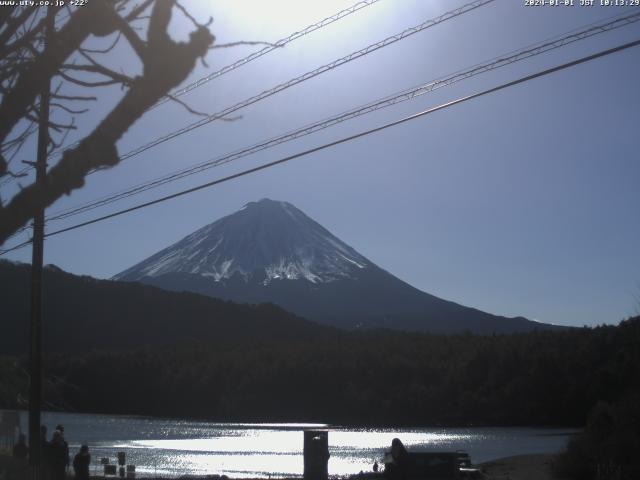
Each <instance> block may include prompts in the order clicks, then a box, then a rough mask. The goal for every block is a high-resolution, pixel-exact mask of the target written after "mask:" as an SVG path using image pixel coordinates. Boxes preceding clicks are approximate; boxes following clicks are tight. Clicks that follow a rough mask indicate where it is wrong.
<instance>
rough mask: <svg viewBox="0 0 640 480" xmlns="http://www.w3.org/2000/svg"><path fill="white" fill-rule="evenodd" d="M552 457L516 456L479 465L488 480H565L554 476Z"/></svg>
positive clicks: (549, 455) (548, 455)
mask: <svg viewBox="0 0 640 480" xmlns="http://www.w3.org/2000/svg"><path fill="white" fill-rule="evenodd" d="M553 458H554V455H551V454H547V455H517V456H514V457H506V458H500V459H498V460H493V461H490V462H485V463H483V464H482V465H481V467H482V471H483V472H484V473H485V474H486V478H487V479H488V480H565V479H563V478H560V477H557V476H554V475H553V473H552V471H551V462H552V460H553Z"/></svg>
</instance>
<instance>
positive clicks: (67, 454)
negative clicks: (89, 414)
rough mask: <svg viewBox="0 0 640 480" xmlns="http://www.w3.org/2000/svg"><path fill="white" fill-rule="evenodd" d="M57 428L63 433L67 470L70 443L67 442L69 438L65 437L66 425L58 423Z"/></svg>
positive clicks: (67, 466)
mask: <svg viewBox="0 0 640 480" xmlns="http://www.w3.org/2000/svg"><path fill="white" fill-rule="evenodd" d="M56 430H58V431H59V432H60V434H61V435H62V441H63V443H64V449H65V458H66V461H65V464H64V465H65V470H67V469H68V468H69V460H70V458H69V443H68V442H67V439H66V438H64V426H62V425H57V426H56Z"/></svg>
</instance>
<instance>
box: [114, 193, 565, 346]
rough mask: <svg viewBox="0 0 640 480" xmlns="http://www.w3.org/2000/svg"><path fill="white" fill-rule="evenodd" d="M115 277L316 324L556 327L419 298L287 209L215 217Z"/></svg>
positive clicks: (491, 329)
mask: <svg viewBox="0 0 640 480" xmlns="http://www.w3.org/2000/svg"><path fill="white" fill-rule="evenodd" d="M113 280H120V281H139V282H142V283H146V284H151V285H155V286H158V287H161V288H164V289H167V290H175V291H183V290H186V291H192V292H196V293H200V294H205V295H209V296H212V297H218V298H222V299H225V300H232V301H235V302H243V303H263V302H272V303H275V304H277V305H279V306H281V307H283V308H285V309H286V310H289V311H291V312H293V313H296V314H298V315H301V316H303V317H306V318H308V319H310V320H314V321H316V322H318V323H322V324H327V325H333V326H338V327H342V328H347V329H353V328H390V329H395V330H405V331H425V332H433V333H455V332H462V331H470V332H474V333H481V334H491V333H511V332H521V331H529V330H534V329H543V328H553V326H552V325H547V324H541V323H538V322H533V321H530V320H527V319H525V318H522V317H515V318H507V317H502V316H497V315H491V314H489V313H485V312H482V311H480V310H476V309H474V308H470V307H465V306H462V305H459V304H457V303H454V302H450V301H447V300H443V299H440V298H438V297H435V296H433V295H430V294H428V293H425V292H422V291H420V290H418V289H416V288H414V287H412V286H411V285H409V284H407V283H405V282H403V281H402V280H400V279H398V278H396V277H395V276H393V275H392V274H390V273H389V272H387V271H385V270H383V269H382V268H380V267H378V266H376V265H375V264H374V263H373V262H372V261H371V260H369V259H367V258H365V257H364V256H363V255H361V254H360V253H358V252H357V251H356V250H354V249H353V248H352V247H350V246H349V245H347V244H345V243H344V242H342V241H341V240H340V239H338V238H337V237H335V236H334V235H333V234H331V232H329V231H328V230H327V229H325V228H324V227H322V226H321V225H320V224H318V223H317V222H315V221H314V220H312V219H311V218H309V217H308V216H307V215H305V214H304V213H303V212H301V211H300V210H299V209H297V208H296V207H294V206H293V205H291V204H290V203H287V202H279V201H273V200H269V199H263V200H260V201H258V202H250V203H248V204H247V205H245V206H244V207H242V208H241V209H240V210H239V211H237V212H235V213H233V214H231V215H229V216H226V217H224V218H221V219H219V220H218V221H216V222H214V223H212V224H210V225H207V226H205V227H203V228H201V229H199V230H197V231H195V232H194V233H192V234H190V235H188V236H186V237H185V238H183V239H182V240H180V241H178V242H177V243H175V244H173V245H171V246H169V247H167V248H165V249H163V250H161V251H159V252H157V253H156V254H154V255H152V256H151V257H149V258H147V259H146V260H143V261H142V262H140V263H138V264H136V265H134V266H132V267H131V268H128V269H127V270H125V271H123V272H121V273H119V274H117V275H115V276H114V277H113Z"/></svg>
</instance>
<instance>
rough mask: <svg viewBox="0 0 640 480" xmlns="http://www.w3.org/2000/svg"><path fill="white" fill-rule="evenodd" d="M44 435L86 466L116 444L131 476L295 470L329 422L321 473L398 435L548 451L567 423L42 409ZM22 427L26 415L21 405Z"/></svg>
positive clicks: (429, 443) (482, 453) (484, 450)
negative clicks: (266, 418) (231, 420)
mask: <svg viewBox="0 0 640 480" xmlns="http://www.w3.org/2000/svg"><path fill="white" fill-rule="evenodd" d="M42 423H43V424H44V425H47V426H48V427H49V435H50V434H51V431H52V430H53V429H54V428H55V426H56V425H58V424H63V425H64V427H65V437H66V439H67V441H68V442H69V445H70V450H71V454H72V456H73V455H75V453H76V452H77V451H78V449H79V447H80V445H81V444H83V443H86V444H88V445H89V448H90V451H91V455H92V463H93V466H92V470H93V471H95V472H96V473H97V472H99V471H100V468H101V467H100V465H99V460H100V458H101V457H109V458H110V459H111V462H112V463H114V462H115V457H116V452H118V451H124V452H126V455H127V464H134V465H136V472H137V476H139V477H141V476H152V475H157V476H180V475H185V474H191V475H205V474H221V475H222V474H224V475H228V476H229V477H235V478H242V477H268V476H269V475H271V476H276V477H279V476H301V475H302V470H303V459H302V447H303V433H302V431H303V430H304V429H305V428H315V427H318V428H328V429H329V453H330V454H331V458H330V459H329V474H330V475H348V474H352V473H358V472H360V471H371V469H372V465H373V462H374V461H375V460H378V462H380V459H381V458H382V456H383V452H384V450H385V449H388V448H389V447H390V445H391V440H392V439H393V438H394V437H398V438H400V439H401V440H402V442H403V443H404V444H405V446H407V447H408V448H409V449H410V450H411V449H420V450H443V451H452V450H465V451H467V452H468V453H469V454H470V455H471V459H472V461H473V462H474V463H480V462H484V461H487V460H492V459H496V458H500V457H507V456H511V455H520V454H530V453H555V452H558V451H560V450H561V449H562V448H563V447H564V446H565V445H566V442H567V439H568V437H569V435H570V434H571V433H572V432H574V430H571V429H539V428H402V429H380V428H374V429H360V428H343V427H339V426H326V425H316V424H241V423H238V424H228V423H212V422H200V421H189V420H166V419H157V418H145V417H131V416H121V415H91V414H71V413H49V412H45V413H44V414H43V418H42ZM21 424H22V429H23V431H27V414H26V412H21Z"/></svg>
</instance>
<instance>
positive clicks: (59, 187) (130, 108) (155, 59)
mask: <svg viewBox="0 0 640 480" xmlns="http://www.w3.org/2000/svg"><path fill="white" fill-rule="evenodd" d="M96 4H97V2H96ZM173 5H174V2H172V1H170V0H162V1H158V2H156V3H155V4H154V7H153V11H152V16H151V20H150V21H149V26H148V33H147V38H148V46H147V47H146V49H145V54H144V56H143V57H142V58H141V60H142V61H143V64H144V68H143V74H142V75H141V76H139V77H137V78H135V79H133V81H132V83H131V87H130V88H129V89H128V91H127V92H126V94H125V95H124V96H123V98H122V99H121V100H120V101H119V102H118V104H117V105H116V106H115V107H114V108H113V110H112V111H111V112H110V113H109V114H107V115H106V117H105V118H104V119H103V120H102V121H101V122H100V124H99V125H98V126H97V127H96V128H95V129H94V130H93V131H92V132H91V133H90V134H89V135H88V136H86V137H85V138H84V139H83V140H82V141H80V143H79V144H78V146H77V147H75V148H72V149H69V150H67V151H65V152H64V154H63V155H62V158H61V159H60V161H59V162H58V163H57V164H56V165H54V166H53V167H52V168H51V169H50V171H49V173H48V175H47V177H46V184H44V185H43V184H32V185H29V186H27V187H26V188H24V189H23V190H22V191H20V192H19V193H18V194H16V195H15V196H14V197H13V198H12V199H11V200H10V201H9V203H8V204H7V205H6V206H4V207H3V206H0V244H2V243H4V242H5V241H6V239H7V238H8V237H9V236H10V235H11V234H12V233H14V232H15V231H16V230H17V229H19V228H20V227H21V226H23V225H25V224H26V223H27V222H28V221H29V219H30V218H32V217H33V216H34V213H35V212H36V210H37V209H39V208H42V207H43V206H45V207H46V206H49V205H51V204H52V203H53V202H55V201H56V200H57V199H59V198H60V197H61V196H63V195H68V194H70V193H71V192H72V191H73V190H75V189H78V188H80V187H82V186H83V185H84V183H85V176H86V175H87V174H88V173H89V172H90V171H92V170H96V169H101V168H109V167H113V166H114V165H116V164H118V162H119V161H120V159H119V157H118V152H117V149H116V142H117V141H118V140H119V139H120V138H121V137H122V135H124V133H125V132H126V131H127V130H128V129H129V128H130V127H131V126H132V125H133V124H134V123H135V122H136V121H137V120H138V119H139V118H140V117H141V116H142V115H143V114H144V112H145V111H146V110H147V109H148V108H149V107H151V106H152V105H154V104H155V103H156V102H157V101H158V100H160V99H161V98H162V97H163V96H165V95H166V94H167V92H169V91H171V90H172V89H174V88H176V87H177V86H178V85H179V84H180V83H181V82H182V81H184V79H185V78H186V77H187V75H188V74H189V73H190V72H191V71H192V70H193V68H194V66H195V63H196V61H197V60H198V58H201V57H202V56H204V55H205V54H206V53H207V50H208V48H209V46H210V45H211V43H212V42H213V41H214V37H213V35H212V34H211V33H210V32H209V30H208V29H207V28H206V27H198V28H197V29H196V30H194V31H193V32H192V33H191V35H190V38H189V42H187V43H183V42H174V41H173V40H172V39H171V38H170V36H169V34H168V32H167V28H168V25H169V22H170V20H171V10H172V8H173ZM78 13H80V11H78ZM111 13H113V14H114V15H116V16H118V15H117V13H116V12H115V11H114V10H113V9H111ZM76 15H77V14H76ZM76 18H77V17H76ZM74 20H75V18H72V19H71V20H70V21H69V23H68V24H67V25H69V24H71V23H73V22H74ZM83 31H84V30H83ZM123 33H124V32H123ZM76 49H77V47H76ZM49 55H51V56H53V55H54V54H52V53H50V54H49ZM56 58H58V57H56ZM65 58H66V57H65ZM63 60H64V59H63ZM61 64H62V61H60V62H59V63H58V64H57V65H61ZM51 73H52V74H53V72H51ZM30 103H31V102H30ZM23 110H24V109H23ZM0 133H1V132H0Z"/></svg>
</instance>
